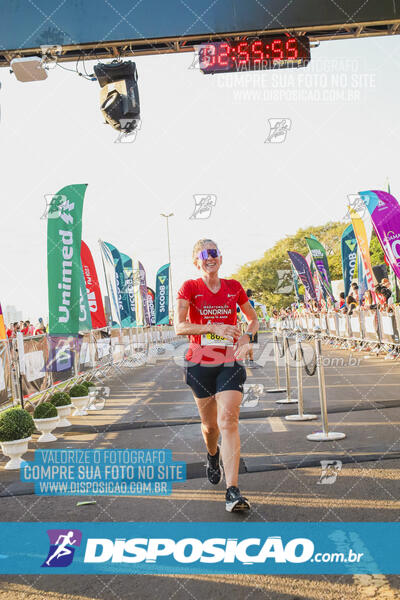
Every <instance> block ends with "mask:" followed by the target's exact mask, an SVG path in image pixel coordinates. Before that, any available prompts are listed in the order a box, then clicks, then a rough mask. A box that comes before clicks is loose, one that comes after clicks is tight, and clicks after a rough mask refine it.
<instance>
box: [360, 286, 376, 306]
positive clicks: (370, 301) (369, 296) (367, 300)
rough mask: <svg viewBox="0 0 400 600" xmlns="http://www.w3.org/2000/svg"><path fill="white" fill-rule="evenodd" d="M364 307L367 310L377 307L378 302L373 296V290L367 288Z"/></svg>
mask: <svg viewBox="0 0 400 600" xmlns="http://www.w3.org/2000/svg"><path fill="white" fill-rule="evenodd" d="M363 308H364V309H365V310H374V309H375V308H376V304H375V302H374V300H373V298H372V292H371V290H366V292H365V294H364V298H363Z"/></svg>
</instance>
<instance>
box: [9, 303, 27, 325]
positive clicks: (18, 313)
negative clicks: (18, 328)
mask: <svg viewBox="0 0 400 600" xmlns="http://www.w3.org/2000/svg"><path fill="white" fill-rule="evenodd" d="M22 318H23V317H22V310H18V309H17V308H16V306H14V305H13V304H7V306H6V308H5V310H4V321H5V323H6V325H9V324H10V323H11V322H14V321H22ZM27 319H29V317H27Z"/></svg>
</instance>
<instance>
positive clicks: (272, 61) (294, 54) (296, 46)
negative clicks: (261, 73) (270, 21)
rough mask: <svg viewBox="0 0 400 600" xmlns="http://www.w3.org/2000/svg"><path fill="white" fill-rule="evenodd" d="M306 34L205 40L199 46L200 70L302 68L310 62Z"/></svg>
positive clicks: (231, 70) (209, 71)
mask: <svg viewBox="0 0 400 600" xmlns="http://www.w3.org/2000/svg"><path fill="white" fill-rule="evenodd" d="M310 58H311V56H310V42H309V39H308V37H307V36H301V37H293V36H292V37H288V36H286V35H282V36H274V37H271V36H268V37H261V38H257V39H251V40H241V41H238V42H228V41H225V42H209V43H208V44H202V45H201V46H200V47H199V63H200V70H201V71H202V72H203V73H233V72H237V71H255V70H259V69H276V68H282V67H283V68H285V67H290V66H293V67H303V66H304V67H305V66H306V65H307V64H308V63H309V61H310Z"/></svg>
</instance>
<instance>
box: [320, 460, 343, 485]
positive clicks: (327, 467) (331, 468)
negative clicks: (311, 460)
mask: <svg viewBox="0 0 400 600" xmlns="http://www.w3.org/2000/svg"><path fill="white" fill-rule="evenodd" d="M320 463H321V469H322V473H321V476H320V478H319V481H317V484H325V485H331V484H332V483H335V481H336V479H337V476H338V474H339V472H340V471H341V470H342V461H341V460H321V461H320Z"/></svg>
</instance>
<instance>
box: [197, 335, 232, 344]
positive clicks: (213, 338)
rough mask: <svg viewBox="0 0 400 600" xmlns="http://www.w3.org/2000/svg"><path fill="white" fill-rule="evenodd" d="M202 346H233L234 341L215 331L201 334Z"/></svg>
mask: <svg viewBox="0 0 400 600" xmlns="http://www.w3.org/2000/svg"><path fill="white" fill-rule="evenodd" d="M201 345H202V346H233V342H231V341H230V340H227V339H226V338H224V337H220V336H219V335H215V333H206V334H203V335H202V336H201Z"/></svg>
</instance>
